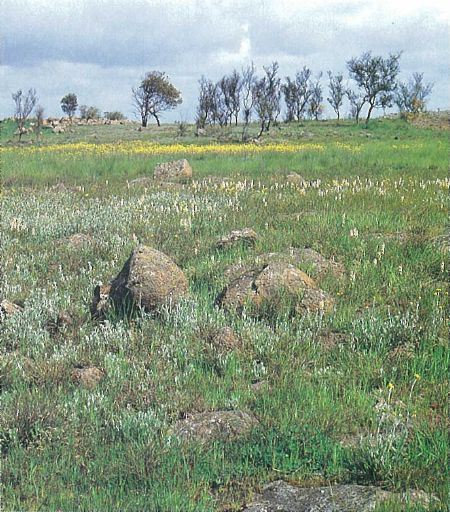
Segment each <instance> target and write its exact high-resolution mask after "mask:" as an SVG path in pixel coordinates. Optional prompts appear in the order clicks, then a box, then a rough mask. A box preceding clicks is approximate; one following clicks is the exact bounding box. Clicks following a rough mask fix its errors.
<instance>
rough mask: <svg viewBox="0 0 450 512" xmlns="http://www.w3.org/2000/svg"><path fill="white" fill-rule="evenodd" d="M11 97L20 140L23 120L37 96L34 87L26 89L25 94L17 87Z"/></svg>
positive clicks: (27, 115)
mask: <svg viewBox="0 0 450 512" xmlns="http://www.w3.org/2000/svg"><path fill="white" fill-rule="evenodd" d="M12 99H13V100H14V119H15V121H16V123H17V128H18V131H19V142H20V140H21V138H22V135H23V134H24V133H25V121H26V120H27V119H28V117H29V115H30V114H31V112H32V111H33V109H34V106H35V105H36V103H37V100H38V98H37V95H36V90H35V89H28V92H27V94H26V95H24V94H23V92H22V90H21V89H19V90H18V91H17V92H15V93H12Z"/></svg>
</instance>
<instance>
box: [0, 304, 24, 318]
mask: <svg viewBox="0 0 450 512" xmlns="http://www.w3.org/2000/svg"><path fill="white" fill-rule="evenodd" d="M22 311H23V308H22V307H20V306H19V305H18V304H14V302H10V301H9V300H2V301H1V302H0V323H1V322H2V320H3V319H5V318H7V317H8V316H12V315H15V314H16V313H21V312H22Z"/></svg>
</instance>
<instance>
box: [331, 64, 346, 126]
mask: <svg viewBox="0 0 450 512" xmlns="http://www.w3.org/2000/svg"><path fill="white" fill-rule="evenodd" d="M328 78H329V84H328V90H329V91H330V96H329V98H327V101H328V103H329V104H330V105H331V106H332V108H333V110H334V111H335V112H336V115H337V120H338V122H339V119H340V114H339V109H340V108H341V107H342V104H343V102H344V96H345V87H344V75H343V74H342V73H338V74H337V75H336V76H333V74H332V73H331V71H328Z"/></svg>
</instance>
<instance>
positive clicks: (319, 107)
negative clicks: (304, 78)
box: [308, 74, 323, 121]
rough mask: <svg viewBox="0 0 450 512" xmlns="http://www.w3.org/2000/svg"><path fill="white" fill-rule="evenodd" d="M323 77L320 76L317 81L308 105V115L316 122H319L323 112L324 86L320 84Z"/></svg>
mask: <svg viewBox="0 0 450 512" xmlns="http://www.w3.org/2000/svg"><path fill="white" fill-rule="evenodd" d="M321 77H322V74H320V75H319V78H318V79H317V81H316V83H315V84H314V87H313V88H312V94H311V97H310V99H309V104H308V115H309V117H310V118H311V119H315V120H316V121H318V120H319V117H320V116H321V115H322V112H323V104H322V101H323V94H322V85H321V83H320V79H321Z"/></svg>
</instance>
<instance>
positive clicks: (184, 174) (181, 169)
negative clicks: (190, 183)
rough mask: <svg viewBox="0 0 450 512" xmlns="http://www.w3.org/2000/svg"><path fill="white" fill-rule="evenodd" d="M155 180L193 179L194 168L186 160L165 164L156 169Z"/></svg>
mask: <svg viewBox="0 0 450 512" xmlns="http://www.w3.org/2000/svg"><path fill="white" fill-rule="evenodd" d="M153 176H154V178H155V180H161V181H183V180H188V179H190V178H192V167H191V166H190V165H189V162H188V161H187V160H186V159H183V160H175V161H173V162H165V163H162V164H158V165H157V166H156V167H155V171H154V174H153Z"/></svg>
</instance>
